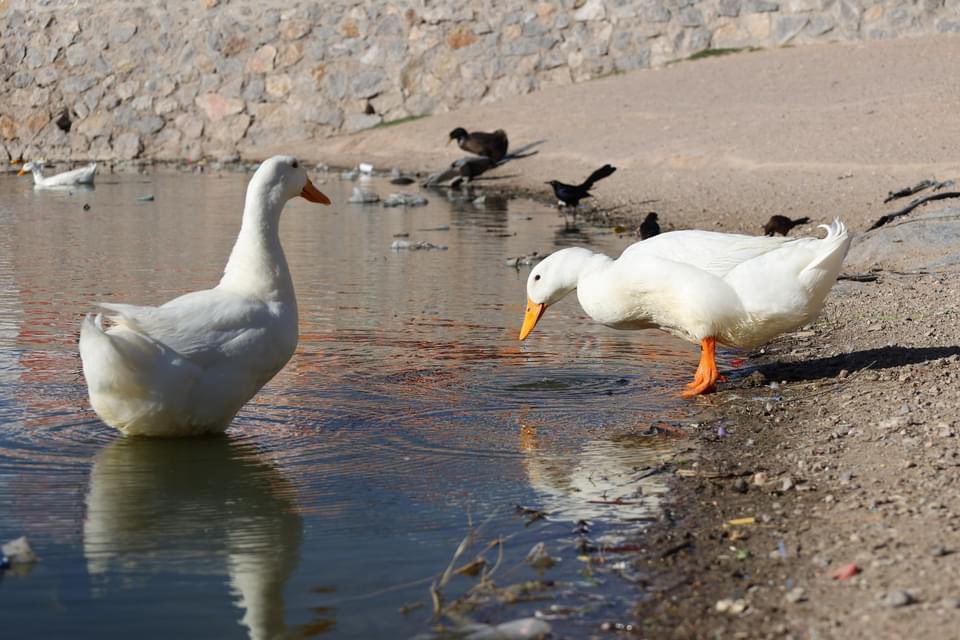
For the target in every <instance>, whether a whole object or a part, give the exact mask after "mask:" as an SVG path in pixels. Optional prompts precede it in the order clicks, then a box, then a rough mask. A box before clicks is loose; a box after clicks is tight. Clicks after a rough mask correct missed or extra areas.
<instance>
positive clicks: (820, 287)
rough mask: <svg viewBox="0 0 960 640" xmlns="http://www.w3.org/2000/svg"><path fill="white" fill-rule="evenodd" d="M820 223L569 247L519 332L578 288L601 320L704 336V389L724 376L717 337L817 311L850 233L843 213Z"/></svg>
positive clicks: (551, 261) (795, 322)
mask: <svg viewBox="0 0 960 640" xmlns="http://www.w3.org/2000/svg"><path fill="white" fill-rule="evenodd" d="M820 226H821V227H823V228H825V229H826V230H827V235H826V237H824V238H822V239H818V238H794V239H791V238H782V237H765V236H760V237H756V236H744V235H735V234H726V233H715V232H710V231H673V232H670V233H664V234H661V235H658V236H655V237H653V238H650V239H648V240H644V241H642V242H637V243H636V244H633V245H631V246H629V247H627V249H626V250H625V251H624V252H623V254H621V256H620V257H619V258H618V259H616V260H613V259H612V258H610V257H608V256H605V255H603V254H599V253H594V252H592V251H589V250H588V249H583V248H580V247H573V248H569V249H562V250H560V251H557V252H556V253H554V254H552V255H550V256H549V257H547V258H546V259H545V260H543V262H541V263H540V264H539V265H537V266H536V268H534V269H533V270H532V271H531V272H530V277H529V278H528V279H527V311H526V316H525V317H524V320H523V327H522V328H521V330H520V339H521V340H523V339H525V338H526V337H527V336H528V335H529V334H530V332H531V331H532V330H533V328H534V326H535V325H536V324H537V322H538V321H539V320H540V318H541V316H542V315H543V313H544V311H546V309H547V307H549V306H551V305H554V304H556V303H557V302H559V301H560V300H561V299H563V298H564V297H565V296H566V295H567V294H569V293H572V292H573V291H576V292H577V298H578V299H579V300H580V306H581V307H583V310H584V311H585V312H586V313H587V315H589V316H590V317H591V318H593V319H594V320H595V321H597V322H599V323H601V324H604V325H607V326H609V327H613V328H614V329H661V330H663V331H667V332H669V333H672V334H674V335H676V336H679V337H681V338H684V339H685V340H689V341H690V342H693V343H700V345H701V348H702V351H701V355H700V366H699V367H698V368H697V372H696V375H695V377H694V380H693V382H691V383H690V384H688V385H687V386H686V388H685V389H684V391H683V393H682V395H683V396H684V397H685V398H690V397H693V396H696V395H700V394H702V393H707V392H709V391H712V390H713V389H714V385H715V384H716V382H717V381H718V380H719V379H720V374H719V372H718V371H717V363H716V356H715V352H716V345H717V343H718V342H719V343H720V344H724V345H728V346H731V347H740V348H746V349H750V348H754V347H758V346H760V345H762V344H764V343H765V342H767V341H769V340H771V339H772V338H774V337H775V336H777V335H779V334H781V333H784V332H786V331H792V330H793V329H796V328H798V327H801V326H803V325H804V324H807V323H808V322H810V321H811V320H813V319H814V318H815V317H816V316H817V314H818V313H820V309H821V308H822V307H823V302H824V299H825V298H826V297H827V294H828V293H829V292H830V289H831V288H832V287H833V284H834V283H835V282H836V280H837V276H838V275H839V274H840V268H841V266H842V264H843V258H844V256H846V254H847V249H849V248H850V240H851V238H850V235H849V234H848V233H847V229H846V227H844V225H843V223H842V222H840V221H839V220H834V222H833V224H831V225H830V226H827V225H820Z"/></svg>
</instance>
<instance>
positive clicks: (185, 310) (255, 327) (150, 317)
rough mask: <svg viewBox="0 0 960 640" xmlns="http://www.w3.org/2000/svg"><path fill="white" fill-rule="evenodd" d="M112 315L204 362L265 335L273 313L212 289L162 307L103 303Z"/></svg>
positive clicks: (119, 322)
mask: <svg viewBox="0 0 960 640" xmlns="http://www.w3.org/2000/svg"><path fill="white" fill-rule="evenodd" d="M100 306H101V307H103V308H104V309H107V310H109V311H112V312H113V313H114V314H115V315H113V316H111V317H110V319H111V320H112V321H113V322H114V323H116V324H117V325H120V326H125V327H127V328H129V329H131V330H133V331H136V332H138V333H142V334H146V335H147V336H149V337H150V338H152V339H153V340H156V341H157V342H160V343H162V344H164V345H165V346H167V347H169V348H170V349H172V350H174V351H176V352H177V353H179V354H180V355H181V356H183V357H185V358H187V359H189V360H191V361H192V362H194V363H196V364H199V365H201V366H204V365H206V364H210V363H212V362H214V361H216V360H220V359H222V358H224V357H229V356H231V355H234V354H236V353H238V352H239V351H241V350H242V349H243V348H244V346H245V345H248V344H250V343H251V342H253V341H255V340H256V339H257V338H259V337H262V336H263V335H264V334H265V333H266V332H267V330H268V327H269V325H270V323H271V321H272V320H274V319H275V317H274V316H273V315H272V314H271V313H270V310H269V309H268V307H267V305H266V304H264V303H263V302H260V301H258V300H255V299H251V298H247V297H244V296H241V295H238V294H236V293H231V292H229V291H221V290H219V289H208V290H205V291H194V292H192V293H188V294H186V295H183V296H180V297H179V298H174V299H173V300H171V301H169V302H167V303H166V304H164V305H162V306H159V307H147V306H137V305H131V304H115V303H100Z"/></svg>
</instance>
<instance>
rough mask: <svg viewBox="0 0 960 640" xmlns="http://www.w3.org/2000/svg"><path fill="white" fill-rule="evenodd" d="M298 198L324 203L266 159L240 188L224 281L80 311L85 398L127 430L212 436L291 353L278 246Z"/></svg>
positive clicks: (287, 284) (287, 162)
mask: <svg viewBox="0 0 960 640" xmlns="http://www.w3.org/2000/svg"><path fill="white" fill-rule="evenodd" d="M296 196H302V197H304V198H306V199H307V200H309V201H310V202H317V203H321V204H330V199H329V198H327V196H325V195H324V194H322V193H321V192H320V191H318V190H317V188H316V187H314V186H313V184H312V183H311V182H310V180H309V179H308V178H307V172H306V170H305V169H304V167H303V166H302V165H301V164H300V163H298V162H297V160H296V159H295V158H293V157H290V156H275V157H273V158H270V159H269V160H267V161H265V162H264V163H263V164H261V165H260V168H259V169H257V171H256V173H254V174H253V177H252V178H251V179H250V183H249V185H248V186H247V196H246V204H245V206H244V210H243V223H242V225H241V229H240V234H239V235H238V237H237V241H236V244H234V246H233V251H232V252H231V253H230V259H229V260H228V262H227V266H226V268H225V269H224V274H223V278H222V279H221V280H220V284H218V285H217V286H216V287H215V288H213V289H208V290H204V291H194V292H192V293H187V294H185V295H182V296H180V297H178V298H175V299H173V300H171V301H169V302H167V303H166V304H163V305H161V306H159V307H147V306H135V305H130V304H115V303H102V304H100V306H101V307H103V308H105V309H107V310H109V311H112V312H113V314H114V315H111V316H109V317H110V320H112V321H113V323H114V325H113V326H112V327H110V328H109V329H106V330H105V329H104V324H103V318H102V316H101V315H99V314H98V315H96V316H93V315H92V314H88V315H87V317H86V318H85V319H84V320H83V322H82V324H81V327H80V358H81V360H82V361H83V374H84V377H85V378H86V380H87V388H88V391H89V394H90V404H91V405H92V406H93V409H94V411H96V412H97V415H98V416H100V419H101V420H103V421H104V422H105V423H107V424H108V425H110V426H113V427H116V428H117V429H120V430H121V431H122V432H124V433H125V434H127V435H149V436H182V435H197V434H203V433H218V432H222V431H223V430H224V429H226V427H227V425H228V424H229V423H230V421H231V420H233V417H234V416H235V415H236V414H237V412H238V411H239V410H240V408H241V407H242V406H243V405H244V404H245V403H246V402H247V401H248V400H250V398H252V397H253V396H254V395H255V394H256V393H257V391H258V390H259V389H260V388H261V387H262V386H263V385H264V384H266V383H267V382H268V381H269V380H270V379H271V378H273V376H274V375H276V374H277V373H278V372H279V371H280V370H281V369H282V368H283V367H284V365H285V364H286V363H287V361H288V360H289V359H290V357H291V356H292V355H293V352H294V350H295V349H296V347H297V341H298V338H299V333H298V328H297V322H298V317H297V298H296V295H295V293H294V289H293V281H292V279H291V277H290V270H289V268H288V267H287V260H286V258H285V257H284V254H283V248H282V247H281V246H280V236H279V228H280V213H281V211H282V210H283V207H284V205H285V204H286V203H287V201H288V200H290V199H291V198H294V197H296Z"/></svg>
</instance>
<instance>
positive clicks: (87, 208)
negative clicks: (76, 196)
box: [83, 202, 90, 211]
mask: <svg viewBox="0 0 960 640" xmlns="http://www.w3.org/2000/svg"><path fill="white" fill-rule="evenodd" d="M83 210H84V211H90V203H89V202H84V203H83Z"/></svg>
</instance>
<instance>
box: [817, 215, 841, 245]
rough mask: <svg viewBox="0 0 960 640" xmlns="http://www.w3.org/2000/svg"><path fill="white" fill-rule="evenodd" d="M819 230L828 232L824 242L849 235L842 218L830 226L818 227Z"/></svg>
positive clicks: (822, 225)
mask: <svg viewBox="0 0 960 640" xmlns="http://www.w3.org/2000/svg"><path fill="white" fill-rule="evenodd" d="M817 228H818V229H826V230H827V236H826V237H825V238H824V240H833V239H835V238H839V237H841V236H845V235H847V226H846V225H845V224H843V222H842V221H841V220H840V218H834V219H833V222H831V223H830V224H829V225H826V224H821V225H817Z"/></svg>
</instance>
